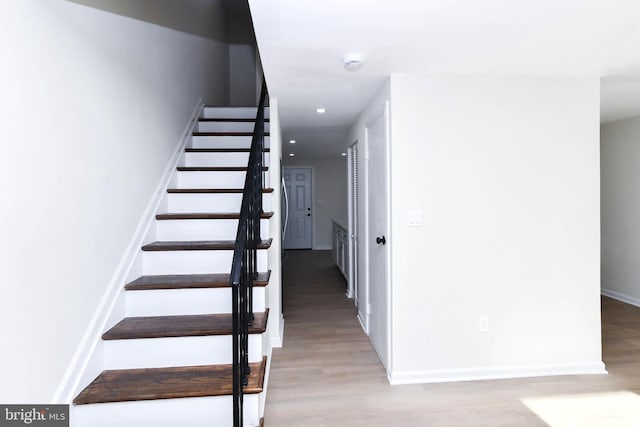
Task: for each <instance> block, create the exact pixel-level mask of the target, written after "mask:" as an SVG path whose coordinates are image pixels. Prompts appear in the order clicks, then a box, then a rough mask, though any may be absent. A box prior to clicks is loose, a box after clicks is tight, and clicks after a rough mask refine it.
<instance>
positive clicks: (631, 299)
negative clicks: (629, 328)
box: [600, 289, 640, 307]
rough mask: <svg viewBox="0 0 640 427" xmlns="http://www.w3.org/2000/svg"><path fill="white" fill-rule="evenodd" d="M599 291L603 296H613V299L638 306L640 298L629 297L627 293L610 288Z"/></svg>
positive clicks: (639, 305)
mask: <svg viewBox="0 0 640 427" xmlns="http://www.w3.org/2000/svg"><path fill="white" fill-rule="evenodd" d="M600 293H601V294H602V295H604V296H605V297H609V298H613V299H615V300H618V301H622V302H626V303H627V304H631V305H635V306H636V307H640V298H635V297H631V296H629V295H625V294H621V293H620V292H616V291H612V290H610V289H601V290H600Z"/></svg>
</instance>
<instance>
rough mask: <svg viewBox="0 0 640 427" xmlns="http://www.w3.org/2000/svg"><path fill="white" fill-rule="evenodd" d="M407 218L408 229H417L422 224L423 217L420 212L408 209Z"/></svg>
mask: <svg viewBox="0 0 640 427" xmlns="http://www.w3.org/2000/svg"><path fill="white" fill-rule="evenodd" d="M407 217H408V223H409V227H419V226H421V225H423V224H424V215H423V213H422V210H414V209H410V210H409V214H408V216H407Z"/></svg>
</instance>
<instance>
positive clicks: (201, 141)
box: [191, 136, 269, 148]
mask: <svg viewBox="0 0 640 427" xmlns="http://www.w3.org/2000/svg"><path fill="white" fill-rule="evenodd" d="M264 146H265V147H266V148H269V137H268V136H265V137H264ZM191 147H193V148H249V147H251V137H250V136H192V137H191Z"/></svg>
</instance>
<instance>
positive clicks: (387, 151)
mask: <svg viewBox="0 0 640 427" xmlns="http://www.w3.org/2000/svg"><path fill="white" fill-rule="evenodd" d="M389 111H390V109H389V101H388V100H385V102H384V105H382V106H381V107H380V108H377V109H375V110H374V111H373V113H372V114H371V115H370V116H369V118H368V119H367V120H366V121H365V123H364V136H365V137H364V148H365V159H364V161H365V168H364V169H365V170H364V175H365V180H364V181H365V183H364V190H365V191H364V195H365V203H364V212H365V224H364V230H365V233H364V234H365V235H364V236H362V235H361V236H360V244H361V245H362V246H361V248H360V249H362V248H364V250H365V257H364V258H365V259H366V266H365V270H364V271H365V272H366V277H365V279H364V281H362V277H360V279H361V282H360V284H361V285H364V286H365V287H366V315H365V319H363V320H364V327H365V328H364V329H365V332H366V333H367V335H369V334H370V324H369V323H370V322H369V321H370V319H369V317H370V314H371V308H370V307H371V292H370V285H371V280H370V279H371V278H370V274H369V271H370V253H369V243H370V239H373V234H372V233H374V231H373V230H372V229H371V221H370V217H371V213H370V211H369V201H370V200H369V190H370V188H371V179H370V176H369V158H370V155H369V152H370V145H369V144H370V143H369V133H368V132H369V128H370V127H371V126H372V125H373V124H374V123H375V122H376V121H377V120H378V119H379V118H380V117H381V116H382V118H383V120H384V125H385V147H384V156H385V167H386V183H385V188H384V191H385V200H386V206H385V228H386V230H385V233H386V234H385V237H386V239H387V243H386V246H387V250H386V252H385V262H386V264H387V268H386V274H385V277H384V281H383V284H384V287H385V292H384V294H385V295H386V298H387V301H386V307H385V308H386V310H385V316H386V319H385V323H386V329H387V330H386V343H385V344H386V345H385V347H386V348H385V350H386V351H385V352H386V355H385V357H386V366H385V370H386V372H387V376H388V375H389V372H391V371H392V366H393V364H392V351H391V343H392V340H391V337H392V321H391V316H392V313H393V312H392V309H391V307H392V298H391V277H392V274H391V273H392V271H391V252H392V249H393V236H392V229H391V129H390V127H391V121H390V114H389ZM363 237H364V239H363ZM363 240H364V241H363ZM363 282H364V283H363ZM361 321H362V320H361Z"/></svg>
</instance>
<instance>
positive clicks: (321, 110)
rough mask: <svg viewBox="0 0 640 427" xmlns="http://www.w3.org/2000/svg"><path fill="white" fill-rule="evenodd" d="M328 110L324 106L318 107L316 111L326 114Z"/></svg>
mask: <svg viewBox="0 0 640 427" xmlns="http://www.w3.org/2000/svg"><path fill="white" fill-rule="evenodd" d="M326 112H327V110H325V109H324V108H316V113H318V114H324V113H326Z"/></svg>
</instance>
